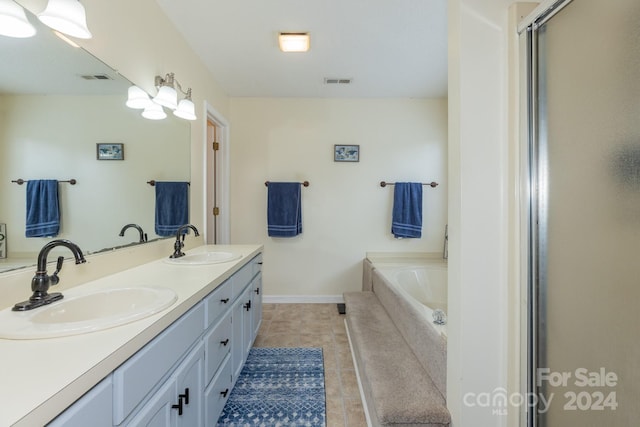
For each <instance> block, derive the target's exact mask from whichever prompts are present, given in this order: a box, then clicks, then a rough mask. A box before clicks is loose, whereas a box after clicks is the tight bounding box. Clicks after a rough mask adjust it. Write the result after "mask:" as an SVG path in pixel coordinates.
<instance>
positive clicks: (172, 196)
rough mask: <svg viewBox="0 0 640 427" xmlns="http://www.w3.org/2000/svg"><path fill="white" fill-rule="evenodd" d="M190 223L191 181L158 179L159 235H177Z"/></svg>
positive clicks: (157, 208)
mask: <svg viewBox="0 0 640 427" xmlns="http://www.w3.org/2000/svg"><path fill="white" fill-rule="evenodd" d="M188 223H189V183H188V182H170V181H160V182H159V181H156V227H155V231H156V234H157V235H158V236H162V237H166V236H172V235H175V234H176V232H177V231H178V228H180V226H181V225H185V224H188Z"/></svg>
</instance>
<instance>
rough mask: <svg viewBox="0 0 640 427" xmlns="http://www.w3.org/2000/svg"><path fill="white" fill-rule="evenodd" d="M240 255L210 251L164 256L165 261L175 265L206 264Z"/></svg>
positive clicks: (233, 258)
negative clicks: (181, 255) (174, 256)
mask: <svg viewBox="0 0 640 427" xmlns="http://www.w3.org/2000/svg"><path fill="white" fill-rule="evenodd" d="M241 256H242V255H241V254H234V253H233V252H224V251H215V252H213V251H212V252H200V253H195V254H188V255H185V256H183V257H180V258H166V259H165V262H168V263H169V264H177V265H206V264H218V263H221V262H228V261H234V260H236V259H238V258H240V257H241Z"/></svg>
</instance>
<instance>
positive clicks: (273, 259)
mask: <svg viewBox="0 0 640 427" xmlns="http://www.w3.org/2000/svg"><path fill="white" fill-rule="evenodd" d="M446 108H447V103H446V100H445V99H433V100H417V99H413V100H409V99H360V100H356V99H293V98H279V99H273V98H269V99H264V98H260V99H256V98H232V100H231V115H230V119H231V123H232V124H231V140H232V144H231V241H232V243H247V242H252V243H262V244H264V246H265V264H264V269H263V280H264V289H265V294H266V295H268V296H274V295H280V296H282V295H303V296H314V295H315V296H319V295H322V296H325V297H326V296H332V295H333V296H336V295H337V296H340V295H341V294H342V292H344V291H349V290H359V289H360V287H361V281H362V278H361V277H362V276H361V274H362V259H363V258H364V256H365V253H366V252H367V251H396V252H403V251H429V252H440V251H442V245H443V236H444V227H445V224H446V217H447V206H446V205H447V187H448V186H447V167H446V163H447V148H446V141H447V130H446V123H447V114H446ZM334 144H349V145H353V144H355V145H360V162H358V163H336V162H334V161H333V146H334ZM267 180H270V181H305V180H308V181H309V182H310V186H309V187H307V188H304V187H303V189H302V212H303V213H302V215H303V233H302V234H301V235H300V236H297V237H295V238H290V239H282V238H280V239H278V238H271V237H268V236H267V230H266V224H267V223H266V200H267V189H266V188H265V186H264V182H265V181H267ZM383 180H384V181H389V182H395V181H420V182H430V181H436V182H439V183H440V185H439V186H438V187H437V188H435V189H432V188H431V187H424V188H425V189H424V200H423V204H424V207H423V214H424V215H423V217H424V225H423V237H422V238H421V239H403V240H397V239H394V238H393V236H392V235H391V233H390V228H391V205H392V197H393V187H386V188H381V187H380V186H379V182H380V181H383Z"/></svg>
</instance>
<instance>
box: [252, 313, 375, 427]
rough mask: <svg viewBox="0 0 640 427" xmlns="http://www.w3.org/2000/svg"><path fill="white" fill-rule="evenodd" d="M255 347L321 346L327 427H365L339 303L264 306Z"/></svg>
mask: <svg viewBox="0 0 640 427" xmlns="http://www.w3.org/2000/svg"><path fill="white" fill-rule="evenodd" d="M262 310H263V312H262V313H263V314H262V319H263V320H262V326H261V327H260V331H259V332H258V336H257V338H256V341H255V344H254V346H255V347H322V349H323V355H324V369H325V392H326V407H327V427H360V426H363V427H366V425H367V423H366V420H365V416H364V411H363V409H362V402H361V400H360V391H359V390H358V380H357V379H356V373H355V369H354V366H353V361H352V359H351V350H350V349H349V341H348V339H347V331H346V330H345V327H344V315H340V314H338V309H337V307H336V304H263V308H262Z"/></svg>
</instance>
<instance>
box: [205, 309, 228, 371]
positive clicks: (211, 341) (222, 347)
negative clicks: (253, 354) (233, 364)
mask: <svg viewBox="0 0 640 427" xmlns="http://www.w3.org/2000/svg"><path fill="white" fill-rule="evenodd" d="M204 342H205V349H206V353H205V363H206V368H205V382H204V383H205V384H209V381H211V379H212V378H213V376H214V374H215V373H216V371H217V370H218V368H219V367H220V364H221V363H222V361H223V360H224V358H225V357H226V356H227V354H229V351H230V349H231V311H230V310H229V311H228V312H227V314H226V315H225V316H224V317H223V318H222V319H221V320H220V322H219V323H218V324H217V325H216V326H215V327H214V328H213V329H212V330H211V331H209V332H208V333H206V334H205V336H204Z"/></svg>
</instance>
